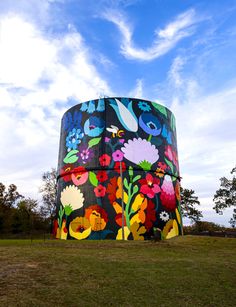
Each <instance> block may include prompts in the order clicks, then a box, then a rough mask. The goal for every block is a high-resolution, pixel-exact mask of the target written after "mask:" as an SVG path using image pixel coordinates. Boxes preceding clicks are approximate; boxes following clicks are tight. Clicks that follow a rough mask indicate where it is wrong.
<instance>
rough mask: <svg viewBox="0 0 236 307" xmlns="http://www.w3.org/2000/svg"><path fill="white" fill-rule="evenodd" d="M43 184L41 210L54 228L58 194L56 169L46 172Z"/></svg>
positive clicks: (41, 188)
mask: <svg viewBox="0 0 236 307" xmlns="http://www.w3.org/2000/svg"><path fill="white" fill-rule="evenodd" d="M42 181H43V184H42V186H41V187H40V193H42V199H43V206H41V208H40V213H41V215H42V216H44V217H45V218H47V219H48V220H49V222H50V225H51V226H52V223H53V220H54V218H55V216H56V192H57V173H56V169H55V168H52V169H51V171H48V172H45V173H43V175H42Z"/></svg>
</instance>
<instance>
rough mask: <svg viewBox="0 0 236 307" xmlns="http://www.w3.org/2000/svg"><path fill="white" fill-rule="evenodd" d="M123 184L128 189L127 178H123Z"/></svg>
mask: <svg viewBox="0 0 236 307" xmlns="http://www.w3.org/2000/svg"><path fill="white" fill-rule="evenodd" d="M123 183H124V186H125V188H126V189H127V190H128V188H129V184H128V181H127V179H126V178H125V179H124V182H123Z"/></svg>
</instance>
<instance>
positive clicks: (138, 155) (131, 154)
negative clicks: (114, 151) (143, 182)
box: [121, 138, 159, 166]
mask: <svg viewBox="0 0 236 307" xmlns="http://www.w3.org/2000/svg"><path fill="white" fill-rule="evenodd" d="M121 150H122V151H123V153H124V156H125V158H126V159H127V160H129V161H131V162H133V163H135V164H138V165H140V164H141V163H142V162H143V161H146V162H148V164H149V165H150V166H151V165H152V164H153V163H155V162H156V161H157V160H158V159H159V154H158V149H157V148H156V147H155V146H154V145H152V144H151V143H150V142H148V141H147V140H142V139H141V138H138V139H133V140H128V143H125V144H124V147H122V148H121Z"/></svg>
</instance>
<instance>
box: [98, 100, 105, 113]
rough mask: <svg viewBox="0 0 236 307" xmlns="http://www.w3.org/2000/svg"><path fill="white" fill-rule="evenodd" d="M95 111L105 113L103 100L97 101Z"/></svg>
mask: <svg viewBox="0 0 236 307" xmlns="http://www.w3.org/2000/svg"><path fill="white" fill-rule="evenodd" d="M97 111H98V112H103V111H105V103H104V99H99V100H98V106H97Z"/></svg>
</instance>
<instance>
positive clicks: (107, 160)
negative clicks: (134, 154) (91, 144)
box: [99, 154, 111, 166]
mask: <svg viewBox="0 0 236 307" xmlns="http://www.w3.org/2000/svg"><path fill="white" fill-rule="evenodd" d="M99 162H100V164H101V166H108V165H109V164H110V163H111V157H110V156H108V155H107V154H103V155H101V157H100V158H99Z"/></svg>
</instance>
